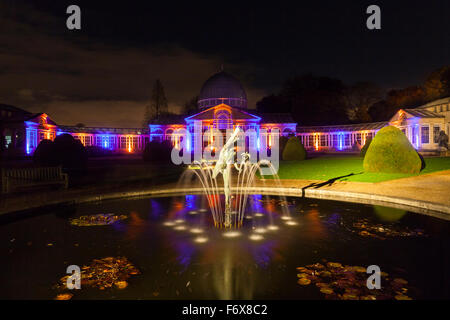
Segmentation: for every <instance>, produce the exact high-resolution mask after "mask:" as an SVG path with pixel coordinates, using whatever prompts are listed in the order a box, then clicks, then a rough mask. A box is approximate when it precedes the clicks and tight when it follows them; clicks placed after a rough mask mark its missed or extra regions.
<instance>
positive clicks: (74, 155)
mask: <svg viewBox="0 0 450 320" xmlns="http://www.w3.org/2000/svg"><path fill="white" fill-rule="evenodd" d="M53 144H54V147H55V154H56V158H57V160H58V164H59V165H62V166H63V168H64V169H67V170H69V171H72V170H75V171H77V170H84V169H85V168H86V167H87V159H88V154H87V151H86V149H85V148H84V146H83V144H82V143H81V141H80V140H76V139H74V138H73V137H72V136H71V135H70V134H61V135H59V136H57V137H56V138H55V140H54V141H53Z"/></svg>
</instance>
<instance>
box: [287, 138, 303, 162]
mask: <svg viewBox="0 0 450 320" xmlns="http://www.w3.org/2000/svg"><path fill="white" fill-rule="evenodd" d="M305 158H306V150H305V147H304V146H303V144H302V143H301V142H300V139H299V138H297V137H291V138H289V140H288V142H287V143H286V146H285V147H284V150H283V160H305Z"/></svg>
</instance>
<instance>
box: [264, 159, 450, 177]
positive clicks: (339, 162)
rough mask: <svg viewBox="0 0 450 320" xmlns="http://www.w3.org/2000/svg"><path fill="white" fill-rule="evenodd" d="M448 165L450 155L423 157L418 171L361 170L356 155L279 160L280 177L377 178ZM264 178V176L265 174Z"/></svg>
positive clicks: (402, 175)
mask: <svg viewBox="0 0 450 320" xmlns="http://www.w3.org/2000/svg"><path fill="white" fill-rule="evenodd" d="M449 169H450V157H432V158H425V168H424V169H423V170H422V171H421V172H420V173H419V174H404V173H369V172H367V173H366V172H364V169H363V158H361V157H359V156H323V157H317V158H312V159H307V160H304V161H281V162H280V169H279V171H278V176H279V178H280V179H306V180H329V179H334V178H338V177H341V178H339V179H337V180H340V181H359V182H380V181H386V180H392V179H399V178H405V177H411V176H416V175H421V174H426V173H431V172H435V171H441V170H449ZM265 177H266V178H268V177H267V176H265Z"/></svg>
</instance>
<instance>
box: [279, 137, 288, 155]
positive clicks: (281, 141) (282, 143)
mask: <svg viewBox="0 0 450 320" xmlns="http://www.w3.org/2000/svg"><path fill="white" fill-rule="evenodd" d="M288 140H289V138H288V137H285V136H280V139H279V140H278V147H279V150H280V158H282V157H283V151H284V148H285V147H286V144H287V142H288Z"/></svg>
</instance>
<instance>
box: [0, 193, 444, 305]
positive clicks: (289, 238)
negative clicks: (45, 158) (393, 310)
mask: <svg viewBox="0 0 450 320" xmlns="http://www.w3.org/2000/svg"><path fill="white" fill-rule="evenodd" d="M206 208H207V204H206V200H205V197H203V196H197V195H186V196H182V197H166V198H139V199H125V200H123V199H122V200H114V201H105V202H101V203H95V204H93V203H90V204H83V205H77V206H65V207H58V208H51V209H41V210H36V211H34V212H32V213H28V214H24V215H22V216H20V217H18V216H14V217H11V216H9V217H2V219H1V220H0V250H1V256H2V264H1V265H0V273H1V275H2V286H1V291H0V298H1V299H54V298H55V297H56V296H57V295H58V294H61V293H67V292H70V294H72V295H73V297H72V299H339V298H342V297H343V296H344V295H343V293H344V291H345V292H354V291H352V290H353V289H352V288H350V289H348V287H351V286H352V285H353V284H354V285H355V286H357V287H358V286H359V287H362V286H365V281H366V280H365V279H366V278H368V277H369V276H370V274H366V273H360V274H359V276H358V277H356V278H355V277H353V276H351V277H349V278H346V280H345V281H344V282H345V285H343V286H342V288H341V289H339V288H338V289H336V285H338V284H339V281H336V280H339V279H338V278H336V277H335V276H333V275H331V278H329V279H328V280H327V279H323V278H320V279H319V278H318V279H316V280H314V279H313V281H312V283H311V284H309V285H308V281H309V280H305V281H303V282H302V284H299V283H300V282H301V281H300V280H302V276H301V275H299V272H300V271H299V270H303V271H301V272H305V269H302V268H301V267H305V266H308V265H312V264H316V263H320V264H321V265H322V266H325V267H327V265H328V266H329V267H330V266H331V267H330V268H331V269H332V270H331V269H330V270H328V271H331V273H332V274H333V272H335V271H336V270H338V269H336V268H335V266H336V265H339V264H342V265H343V267H342V268H344V267H345V266H347V267H345V268H347V269H348V268H350V269H351V268H355V267H357V266H359V267H360V268H361V267H362V268H367V267H368V266H370V265H377V266H379V268H380V270H381V272H382V274H387V275H388V276H387V277H386V279H385V277H383V278H382V280H381V289H380V290H379V291H380V292H381V291H383V290H385V291H386V292H387V291H389V290H391V289H390V288H389V287H390V283H391V282H390V281H392V280H393V279H400V280H399V281H404V280H406V281H407V285H405V283H406V282H401V283H402V287H407V289H404V288H402V289H403V290H405V291H404V292H403V293H404V295H401V293H399V292H397V293H394V294H393V296H395V295H397V296H398V295H399V294H400V295H401V296H405V297H408V298H412V299H436V298H438V299H448V298H449V297H450V292H449V291H450V290H449V288H450V277H449V276H448V271H449V270H450V254H449V252H450V236H449V234H450V233H449V231H450V223H449V222H448V221H443V220H439V219H437V218H433V217H430V216H426V215H420V214H416V213H413V212H406V211H402V210H399V209H392V208H386V207H379V206H371V205H362V204H351V203H344V202H337V201H326V200H314V199H304V198H286V199H285V200H280V199H279V198H277V197H266V196H258V195H254V196H251V201H250V205H249V206H248V212H247V213H246V216H245V218H244V224H243V226H242V227H241V228H238V229H232V230H224V229H217V228H214V227H213V225H214V223H213V221H212V217H211V214H210V213H209V210H207V209H206ZM97 214H113V215H117V216H118V217H119V219H117V221H115V220H113V221H110V220H107V222H108V223H110V224H107V225H94V226H84V225H80V224H78V225H77V223H75V222H77V221H78V222H79V220H77V219H78V218H80V217H84V216H86V215H97ZM114 221H115V222H114ZM111 222H112V223H111ZM107 257H125V258H126V259H128V261H129V262H130V263H131V264H132V265H133V266H135V267H136V268H137V269H138V270H139V273H138V274H136V273H135V274H133V275H131V276H130V277H129V278H127V279H126V281H127V286H126V287H125V288H120V287H118V286H112V287H106V288H99V287H95V286H88V285H84V284H83V282H82V288H81V290H70V291H69V290H67V289H65V290H63V289H61V288H57V284H58V283H61V281H60V279H61V278H63V277H64V276H66V275H67V274H66V268H67V267H68V266H69V265H78V266H80V268H82V269H83V266H84V267H85V268H84V269H83V270H88V268H87V267H86V266H89V265H91V264H92V262H93V260H94V259H103V258H107ZM97 261H98V260H97ZM330 263H331V264H330ZM333 266H334V267H333ZM310 268H311V266H310ZM339 268H341V267H339ZM342 268H341V269H339V270H344V269H342ZM347 269H345V270H347ZM345 270H344V271H345ZM354 270H357V269H354ZM362 270H363V271H364V270H365V269H362ZM344 273H345V272H344ZM299 278H300V280H299ZM349 279H350V282H352V281H353V282H358V283H353V284H352V283H349ZM303 280H304V279H303ZM319 280H320V281H319ZM326 281H329V282H330V283H329V284H323V282H325V283H326ZM333 281H335V283H334V284H331V282H333ZM362 281H364V283H361V282H362ZM316 283H318V284H317V285H315V284H316ZM321 286H326V288H327V290H328V289H330V288H331V289H332V290H334V294H331V295H327V294H325V293H326V292H327V290H322V291H321V288H322V287H321ZM346 287H347V289H345V288H346ZM374 290H377V289H374ZM399 290H401V288H397V289H395V290H394V291H399ZM406 290H407V292H406ZM356 292H357V291H356ZM372 292H374V291H373V290H372ZM360 295H361V297H362V293H360ZM364 295H365V296H367V292H366V293H364ZM374 295H375V296H376V294H374ZM369 296H370V295H369ZM356 297H357V298H358V297H359V296H358V294H357V293H356ZM379 297H382V298H383V295H380V296H379ZM384 298H386V297H384Z"/></svg>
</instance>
